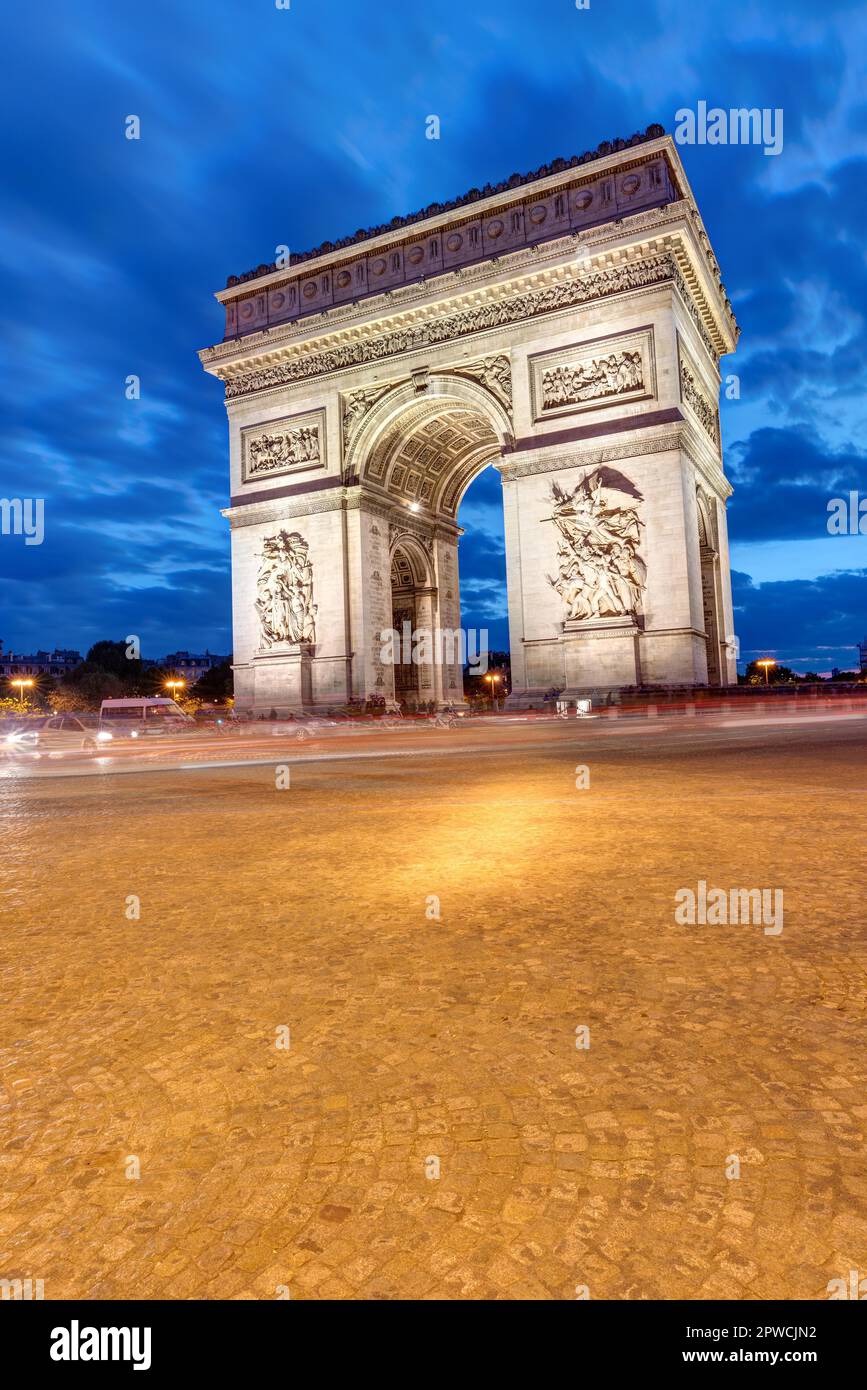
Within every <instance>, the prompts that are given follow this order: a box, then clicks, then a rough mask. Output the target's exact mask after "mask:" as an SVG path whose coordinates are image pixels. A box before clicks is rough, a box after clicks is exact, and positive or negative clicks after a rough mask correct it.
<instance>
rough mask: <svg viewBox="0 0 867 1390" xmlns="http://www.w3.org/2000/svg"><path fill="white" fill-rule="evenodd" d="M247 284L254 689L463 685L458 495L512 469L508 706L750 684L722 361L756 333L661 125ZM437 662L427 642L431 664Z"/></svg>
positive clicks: (226, 349)
mask: <svg viewBox="0 0 867 1390" xmlns="http://www.w3.org/2000/svg"><path fill="white" fill-rule="evenodd" d="M287 262H288V263H287V264H285V265H282V264H281V265H276V266H273V265H272V266H268V265H265V266H260V267H259V268H258V269H257V270H254V271H251V272H250V273H249V274H247V275H243V276H240V277H231V278H230V280H229V283H228V287H227V288H226V289H225V290H223V291H221V292H220V293H218V295H217V298H218V300H220V302H221V303H222V304H223V306H224V308H225V313H226V330H225V338H224V340H223V341H222V342H221V343H219V344H218V345H216V346H214V347H210V348H206V349H204V350H203V351H202V353H201V354H200V356H201V361H202V364H203V366H204V367H205V369H206V371H208V372H210V373H212V374H213V375H214V376H217V377H219V378H220V380H222V381H223V382H224V383H225V388H226V406H227V411H228V416H229V432H230V460H231V505H230V507H229V508H228V509H227V511H226V512H225V513H224V515H225V516H227V517H228V519H229V522H230V525H231V534H232V576H233V580H232V582H233V619H234V664H235V690H236V700H237V704H238V707H239V708H242V709H244V708H246V709H251V710H253V711H255V712H263V711H264V712H267V711H269V710H270V709H272V708H274V709H277V710H278V711H279V712H282V711H285V710H288V709H291V708H296V709H297V708H299V707H302V706H304V707H307V706H310V707H316V706H319V707H327V706H329V705H337V704H339V703H342V702H344V701H346V700H347V699H349V698H352V697H354V698H356V699H364V698H366V697H370V696H373V695H382V696H385V697H387V698H389V697H391V696H393V695H394V693H395V689H397V693H398V695H399V696H402V697H404V698H407V699H408V700H409V702H410V703H413V702H423V701H429V700H434V701H436V702H437V703H444V702H446V703H447V702H451V701H454V700H460V699H461V698H462V679H461V669H460V658H459V654H458V653H457V652H456V651H455V650H452V651H449V649H448V644H444V645H443V646H442V647H440V648H439V649H438V644H437V643H435V642H434V643H432V644H431V645H430V648H429V650H428V653H427V656H426V658H425V659H424V660H423V661H422V662H421V663H420V664H407V663H406V662H404V663H403V664H400V665H395V664H394V663H393V662H392V661H390V660H389V659H387V656H384V645H383V639H382V634H383V632H386V631H388V630H391V629H396V630H397V631H398V632H401V631H402V630H403V623H404V622H409V623H411V624H412V627H413V629H414V630H415V629H428V630H431V631H434V632H435V631H436V630H438V629H446V630H448V631H449V632H455V631H456V630H457V629H458V628H459V626H460V599H459V588H458V585H459V579H458V539H459V536H460V529H459V526H458V508H459V504H460V501H461V497H462V495H463V493H464V492H465V490H466V489H467V487H468V486H469V484H470V483H471V482H472V480H473V479H474V478H475V477H476V476H477V474H478V473H479V472H480V470H481V469H483V468H485V467H486V466H487V465H488V464H493V465H494V466H495V467H496V468H497V469H498V471H499V473H500V474H501V476H502V480H503V501H504V511H505V539H506V572H507V587H508V608H509V632H510V641H511V656H512V683H513V692H514V693H513V696H512V702H513V703H515V704H529V703H532V702H534V701H537V700H539V699H540V698H541V696H542V694H543V693H545V692H547V691H549V690H550V689H551V688H552V687H553V688H556V689H558V690H565V691H568V692H570V693H573V694H579V693H586V692H588V691H590V690H603V689H605V690H608V689H612V688H622V687H624V686H635V685H667V684H695V685H702V684H706V683H710V684H719V683H721V682H727V681H730V680H734V679H735V678H736V666H735V651H734V637H733V618H732V603H731V587H730V576H729V563H728V542H727V534H726V513H725V506H726V499H727V497H728V496H729V494H730V491H731V489H730V487H729V484H728V483H727V481H726V478H725V475H724V473H723V466H722V454H721V447H720V429H719V414H718V395H719V387H720V374H719V359H720V357H721V355H723V354H724V353H729V352H732V351H733V350H734V348H735V346H736V343H737V336H738V329H737V325H736V323H735V320H734V316H733V314H732V309H731V305H730V304H729V301H728V299H727V298H726V294H725V289H724V286H723V285H722V283H721V280H720V273H719V267H718V265H717V262H716V259H715V258H714V255H713V252H712V250H711V247H710V243H709V240H708V237H707V234H706V232H705V230H704V227H703V225H702V221H701V217H700V216H699V213H698V210H697V208H696V204H695V201H694V199H693V196H692V193H691V191H690V188H689V184H688V182H687V179H686V175H685V173H684V170H683V167H682V164H681V161H680V158H679V155H678V151H677V148H676V146H675V144H674V142H673V141H672V139H671V137H670V136H667V135H665V134H664V132H663V131H662V129H661V127H658V126H651V127H650V129H649V130H648V131H647V132H646V134H644V135H637V136H633V137H632V138H631V139H630V140H627V141H623V140H618V141H614V142H613V143H612V144H605V145H601V146H600V147H599V149H598V150H595V151H592V152H590V153H588V154H586V155H583V156H581V157H579V158H575V159H572V160H557V161H555V162H554V163H553V164H551V165H549V166H546V167H545V168H543V169H540V170H538V171H537V172H536V173H533V174H530V175H527V176H524V177H522V176H518V175H514V176H513V177H512V178H510V179H509V180H507V181H506V182H505V183H503V184H499V185H497V186H496V187H490V186H488V187H486V188H483V189H474V190H472V191H471V192H470V193H468V194H467V195H466V196H465V197H463V198H460V199H456V200H455V201H454V202H452V203H448V204H443V205H439V204H436V205H433V206H431V207H428V208H425V209H424V210H423V211H422V212H420V213H418V214H415V215H413V216H409V217H397V218H395V219H394V221H393V222H392V223H390V224H389V225H388V226H385V227H377V228H374V229H372V230H371V231H367V232H357V233H356V234H355V235H354V236H351V237H347V238H345V239H344V240H342V241H340V242H336V243H334V244H332V243H325V244H324V245H323V246H320V247H318V248H316V250H314V251H312V252H309V253H306V254H305V255H303V256H293V257H292V258H291V260H289V258H287ZM428 657H429V659H427V658H428Z"/></svg>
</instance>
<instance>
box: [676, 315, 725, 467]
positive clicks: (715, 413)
mask: <svg viewBox="0 0 867 1390" xmlns="http://www.w3.org/2000/svg"><path fill="white" fill-rule="evenodd" d="M677 374H678V378H679V383H680V399H681V400H682V401H683V403H684V405H687V406H689V409H690V410H691V411H692V412H693V414H694V415H695V417H696V419H697V420H698V422H699V424H700V425H701V427H702V429H703V430H704V432H705V434H706V435H707V437H708V439H709V440H710V441H711V443H712V444H713V446H714V448H715V449H716V451H717V453H719V452H720V428H719V409H718V406H717V395H718V393H717V391H716V390H715V389H713V388H711V386H710V385H709V384H708V381H707V379H706V377H705V376H704V375H703V374H702V372H701V371H700V370H699V368H698V366H697V365H696V363H695V360H694V358H693V357H691V356H690V354H689V352H688V351H687V349H686V347H685V345H684V341H683V339H682V338H681V336H680V334H679V333H678V335H677Z"/></svg>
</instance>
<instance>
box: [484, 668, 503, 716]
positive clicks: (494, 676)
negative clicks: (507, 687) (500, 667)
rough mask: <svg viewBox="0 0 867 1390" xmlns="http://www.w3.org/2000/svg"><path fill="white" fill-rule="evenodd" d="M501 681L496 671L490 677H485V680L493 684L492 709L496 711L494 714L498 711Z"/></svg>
mask: <svg viewBox="0 0 867 1390" xmlns="http://www.w3.org/2000/svg"><path fill="white" fill-rule="evenodd" d="M499 679H500V677H499V676H498V675H497V674H496V672H495V671H492V672H491V673H490V675H487V676H485V680H486V681H490V683H491V709H492V710H493V711H494V713H496V710H497V681H498V680H499Z"/></svg>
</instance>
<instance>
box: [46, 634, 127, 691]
mask: <svg viewBox="0 0 867 1390" xmlns="http://www.w3.org/2000/svg"><path fill="white" fill-rule="evenodd" d="M126 653H127V644H126V642H110V641H102V642H94V644H93V646H92V647H91V648H90V651H89V652H88V653H87V656H86V657H85V659H84V661H83V662H82V663H81V665H80V666H76V667H74V669H73V670H72V671H70V672H69V673H68V674H67V675H66V676H65V677H64V680H63V684H64V686H72V687H73V688H75V687H81V686H82V684H84V683H86V684H87V687H88V691H89V692H91V693H93V692H94V691H95V690H96V689H97V687H98V684H99V680H100V679H101V678H103V679H104V678H106V677H110V678H111V680H109V682H108V685H107V687H106V693H105V695H103V696H102V698H103V699H111V698H112V696H113V695H116V696H123V695H137V694H139V688H140V685H141V681H142V671H143V668H142V663H141V660H140V659H139V658H136V659H134V660H133V659H131V658H130V657H128V656H127V654H126ZM112 682H117V683H118V684H119V686H120V688H119V689H118V686H117V684H115V685H112ZM108 686H112V689H111V693H109V689H108Z"/></svg>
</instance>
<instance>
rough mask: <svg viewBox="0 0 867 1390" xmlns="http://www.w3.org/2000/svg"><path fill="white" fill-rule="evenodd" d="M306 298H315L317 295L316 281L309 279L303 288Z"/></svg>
mask: <svg viewBox="0 0 867 1390" xmlns="http://www.w3.org/2000/svg"><path fill="white" fill-rule="evenodd" d="M303 294H304V298H305V299H313V298H314V297H315V295H316V281H315V280H308V281H307V284H306V285H305V286H304V290H303Z"/></svg>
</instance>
